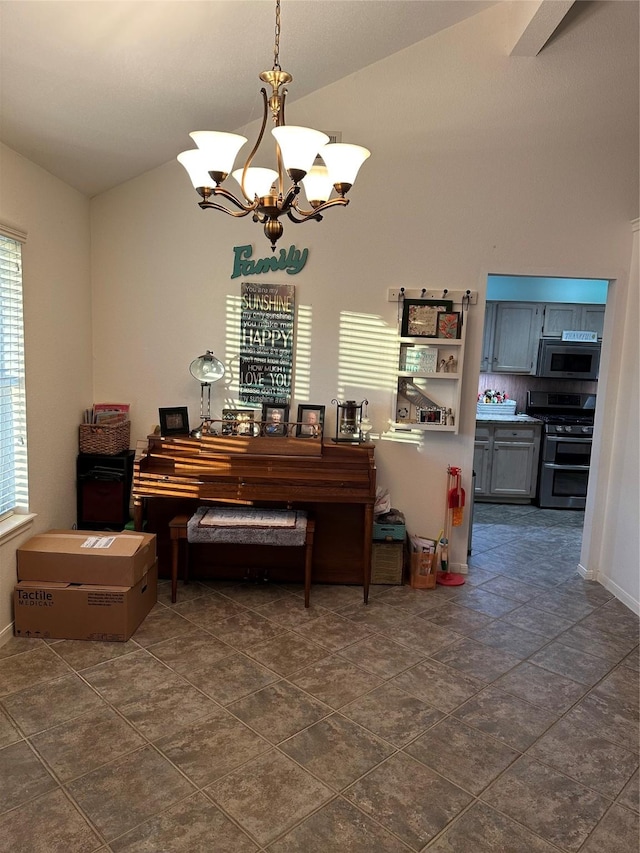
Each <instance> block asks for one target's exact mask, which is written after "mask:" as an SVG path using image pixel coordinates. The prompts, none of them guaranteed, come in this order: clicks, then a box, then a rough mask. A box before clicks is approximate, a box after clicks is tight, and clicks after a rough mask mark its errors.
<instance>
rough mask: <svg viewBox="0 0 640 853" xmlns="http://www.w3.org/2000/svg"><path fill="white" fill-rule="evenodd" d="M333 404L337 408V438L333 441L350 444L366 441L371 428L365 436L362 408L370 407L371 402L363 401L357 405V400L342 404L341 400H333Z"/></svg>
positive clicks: (346, 401)
mask: <svg viewBox="0 0 640 853" xmlns="http://www.w3.org/2000/svg"><path fill="white" fill-rule="evenodd" d="M331 402H332V403H335V404H336V406H337V414H336V437H335V438H334V439H333V441H336V442H349V443H350V444H353V443H354V442H360V441H366V438H367V435H368V433H369V431H370V426H369V429H368V430H367V434H366V435H365V434H364V433H363V431H362V407H363V406H365V405H366V406H368V405H369V401H368V400H363V401H362V402H361V403H356V401H355V400H345V402H344V403H341V402H340V400H332V401H331ZM367 425H368V418H367Z"/></svg>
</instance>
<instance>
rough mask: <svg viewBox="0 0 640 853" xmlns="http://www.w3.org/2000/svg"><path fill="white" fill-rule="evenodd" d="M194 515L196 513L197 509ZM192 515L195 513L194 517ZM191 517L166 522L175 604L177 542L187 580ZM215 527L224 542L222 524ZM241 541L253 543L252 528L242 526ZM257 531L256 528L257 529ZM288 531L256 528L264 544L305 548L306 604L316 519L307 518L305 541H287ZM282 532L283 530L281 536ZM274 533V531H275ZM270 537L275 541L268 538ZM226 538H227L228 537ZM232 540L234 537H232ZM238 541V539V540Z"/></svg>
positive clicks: (177, 567) (243, 543)
mask: <svg viewBox="0 0 640 853" xmlns="http://www.w3.org/2000/svg"><path fill="white" fill-rule="evenodd" d="M196 515H197V513H196ZM193 518H195V516H194V517H193ZM191 520H192V517H191V516H188V515H176V516H175V517H174V518H172V519H171V521H170V522H169V536H170V540H171V601H172V603H174V604H175V602H176V599H177V594H178V569H179V563H180V542H181V541H184V542H185V544H186V555H185V561H184V567H183V577H184V582H185V583H188V582H189V527H188V526H189V522H190V521H191ZM217 530H218V538H217V540H216V541H218V542H224V541H225V538H224V533H221V528H217ZM242 530H243V535H242V543H241V544H242V545H255V544H256V539H255V538H254V537H253V536H252V531H251V530H250V529H247V528H242ZM256 532H257V531H256ZM287 532H288V531H283V530H281V529H278V528H276V527H273V528H264V527H261V528H259V533H260V543H259V544H261V545H265V546H270V545H273V546H278V547H283V546H287V545H291V547H303V548H304V549H305V556H304V606H305V607H309V597H310V593H311V571H312V567H313V536H314V533H315V521H313V519H311V518H308V517H307V518H306V531H305V536H304V541H303V542H302V543H301V544H300V543H299V542H298V541H295V542H288V541H287V538H290V537H287V536H286V533H287ZM283 533H284V534H285V535H284V536H283ZM276 534H277V535H276ZM270 539H273V540H274V541H269V540H270ZM226 541H229V540H228V539H227V540H226ZM231 541H235V540H233V539H232V540H231ZM206 544H211V545H215V544H216V542H215V541H212V542H210V543H206ZM239 544H240V543H239Z"/></svg>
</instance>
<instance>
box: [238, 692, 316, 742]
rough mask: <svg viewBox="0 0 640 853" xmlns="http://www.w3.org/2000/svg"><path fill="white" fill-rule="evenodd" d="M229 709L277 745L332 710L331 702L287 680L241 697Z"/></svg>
mask: <svg viewBox="0 0 640 853" xmlns="http://www.w3.org/2000/svg"><path fill="white" fill-rule="evenodd" d="M227 710H228V711H230V712H231V713H232V714H234V715H235V716H236V717H239V719H241V720H242V721H243V722H244V723H246V724H247V725H248V726H250V727H251V728H252V729H254V730H255V731H257V732H258V733H259V734H261V735H262V737H264V738H266V739H267V740H269V741H270V742H271V743H274V744H276V743H280V741H283V740H286V738H289V737H291V736H292V735H294V734H296V733H297V732H299V731H302V729H305V728H307V726H311V725H313V723H317V722H318V720H321V719H322V718H323V717H326V716H328V715H329V714H331V713H332V709H331V708H330V707H329V706H328V705H325V704H324V703H323V702H320V701H319V700H318V699H314V698H313V696H309V694H308V693H305V692H304V691H303V690H300V689H299V688H297V687H295V686H294V685H293V684H289V683H288V682H287V681H279V682H277V684H270V685H269V686H268V687H264V688H263V689H262V690H258V691H257V692H256V693H252V694H251V695H250V696H246V697H245V698H244V699H238V701H237V702H232V703H231V704H230V705H227Z"/></svg>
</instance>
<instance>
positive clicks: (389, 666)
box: [338, 634, 425, 678]
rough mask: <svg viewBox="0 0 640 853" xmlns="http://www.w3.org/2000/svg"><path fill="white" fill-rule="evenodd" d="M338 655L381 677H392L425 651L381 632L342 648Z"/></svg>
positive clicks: (420, 658) (420, 657) (406, 667)
mask: <svg viewBox="0 0 640 853" xmlns="http://www.w3.org/2000/svg"><path fill="white" fill-rule="evenodd" d="M338 655H339V656H340V657H342V658H345V659H346V660H349V661H351V662H352V663H354V664H356V665H357V666H359V667H360V668H361V669H366V671H367V672H372V673H373V674H374V675H378V676H380V678H392V677H393V676H394V675H398V673H400V672H404V670H406V669H409V667H411V666H414V665H415V664H416V663H419V661H421V660H423V658H424V657H425V655H424V653H423V652H419V651H416V650H415V649H408V648H407V647H406V646H401V645H399V644H398V643H394V642H393V640H390V639H389V638H388V637H385V636H382V635H380V634H377V635H376V636H375V637H368V638H367V639H366V640H360V642H358V643H354V644H353V645H352V646H348V647H347V648H346V649H341V651H339V652H338Z"/></svg>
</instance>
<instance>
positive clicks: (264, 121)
mask: <svg viewBox="0 0 640 853" xmlns="http://www.w3.org/2000/svg"><path fill="white" fill-rule="evenodd" d="M260 94H261V95H262V100H263V109H262V126H261V127H260V133H259V134H258V138H257V139H256V141H255V145H254V146H253V148H252V150H251V153H250V154H249V156H248V157H247V159H246V161H245V164H244V166H243V167H242V180H241V182H240V186H241V187H242V194H243V195H244V197H245V198H247V199H248V198H249V196H248V195H247V193H246V191H245V188H244V178H245V175H246V174H247V169H249V168H250V167H251V163H252V162H253V158H254V157H255V156H256V151H257V150H258V148H260V143H261V142H262V137H263V136H264V131H265V128H266V126H267V116H268V114H269V102H268V100H267V90H266V89H265V88H264V86H263V87H262V89H260Z"/></svg>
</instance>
